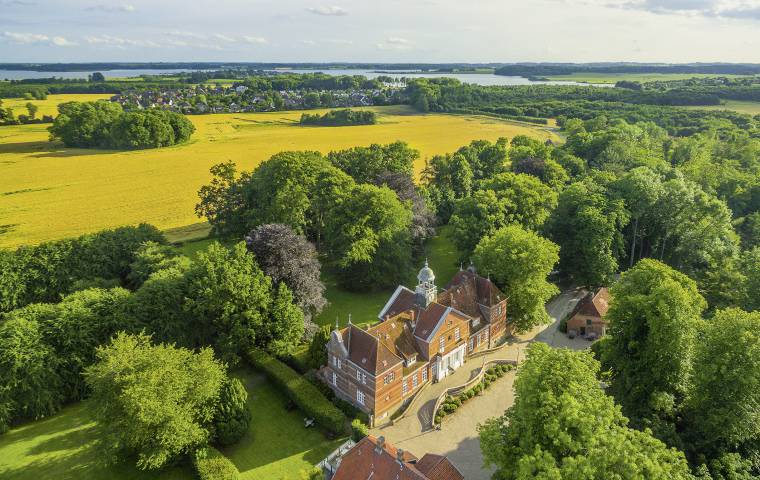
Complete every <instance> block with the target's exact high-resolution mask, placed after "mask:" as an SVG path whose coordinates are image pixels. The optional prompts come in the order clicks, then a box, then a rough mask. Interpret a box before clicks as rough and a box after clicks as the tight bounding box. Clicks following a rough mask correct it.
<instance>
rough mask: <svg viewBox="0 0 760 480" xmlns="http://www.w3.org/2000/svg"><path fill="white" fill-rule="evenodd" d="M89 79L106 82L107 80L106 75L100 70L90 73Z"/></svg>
mask: <svg viewBox="0 0 760 480" xmlns="http://www.w3.org/2000/svg"><path fill="white" fill-rule="evenodd" d="M89 80H90V81H91V82H105V81H106V77H105V76H103V74H102V73H100V72H94V73H93V74H92V75H90V78H89Z"/></svg>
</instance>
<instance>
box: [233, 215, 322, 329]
mask: <svg viewBox="0 0 760 480" xmlns="http://www.w3.org/2000/svg"><path fill="white" fill-rule="evenodd" d="M246 245H247V246H248V250H250V251H251V252H252V253H253V254H254V255H255V256H256V261H257V262H258V264H259V266H260V267H261V269H262V270H263V271H264V273H265V274H266V275H268V276H269V277H270V278H271V279H272V281H273V282H274V283H276V284H279V283H280V282H284V283H285V284H286V285H287V286H288V288H289V289H290V291H291V292H292V293H293V297H294V298H295V303H296V304H297V305H298V306H299V307H300V308H301V310H302V311H303V314H304V317H305V319H306V320H307V321H311V319H312V318H313V317H314V316H316V315H318V314H319V313H320V312H321V311H322V309H323V308H324V307H325V305H326V304H327V300H326V299H325V297H324V292H325V286H324V284H323V283H322V281H321V280H320V273H321V269H322V265H321V264H320V263H319V259H318V258H317V250H316V249H315V248H314V245H313V244H312V243H311V242H309V241H308V240H306V237H304V236H303V235H297V234H296V233H295V232H294V231H293V229H291V228H290V227H289V226H287V225H282V224H277V223H272V224H266V225H260V226H258V227H256V228H254V229H253V230H251V232H250V233H249V234H248V236H247V237H246Z"/></svg>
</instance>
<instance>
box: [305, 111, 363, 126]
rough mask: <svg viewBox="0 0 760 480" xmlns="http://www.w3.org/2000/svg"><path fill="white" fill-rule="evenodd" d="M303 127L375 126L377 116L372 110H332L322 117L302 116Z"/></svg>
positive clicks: (306, 114) (314, 115)
mask: <svg viewBox="0 0 760 480" xmlns="http://www.w3.org/2000/svg"><path fill="white" fill-rule="evenodd" d="M300 123H301V125H321V126H328V127H338V126H349V125H374V124H376V123H377V114H376V113H375V112H373V111H370V110H351V109H343V110H330V111H329V112H326V113H324V114H322V115H319V114H318V113H315V114H313V115H311V114H308V113H304V114H301V120H300Z"/></svg>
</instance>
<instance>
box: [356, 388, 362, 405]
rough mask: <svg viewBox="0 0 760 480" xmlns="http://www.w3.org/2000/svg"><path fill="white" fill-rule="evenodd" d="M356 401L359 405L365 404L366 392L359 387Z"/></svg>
mask: <svg viewBox="0 0 760 480" xmlns="http://www.w3.org/2000/svg"><path fill="white" fill-rule="evenodd" d="M356 401H357V402H359V405H364V392H362V391H361V390H359V389H357V390H356Z"/></svg>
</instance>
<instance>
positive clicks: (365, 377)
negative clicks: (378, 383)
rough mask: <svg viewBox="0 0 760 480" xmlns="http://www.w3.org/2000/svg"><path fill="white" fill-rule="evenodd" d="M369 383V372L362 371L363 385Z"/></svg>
mask: <svg viewBox="0 0 760 480" xmlns="http://www.w3.org/2000/svg"><path fill="white" fill-rule="evenodd" d="M366 384H367V374H366V373H364V372H362V385H366Z"/></svg>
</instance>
